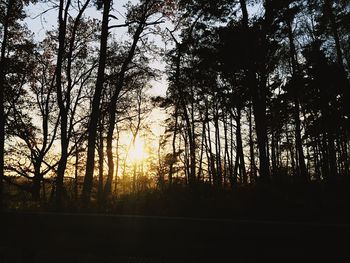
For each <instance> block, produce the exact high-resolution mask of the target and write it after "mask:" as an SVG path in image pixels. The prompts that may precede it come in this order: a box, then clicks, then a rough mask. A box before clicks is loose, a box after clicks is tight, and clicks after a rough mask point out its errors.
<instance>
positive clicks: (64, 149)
mask: <svg viewBox="0 0 350 263" xmlns="http://www.w3.org/2000/svg"><path fill="white" fill-rule="evenodd" d="M64 3H65V1H64V0H60V4H59V14H58V21H59V29H58V53H57V61H56V72H55V74H56V90H57V102H58V107H59V109H60V117H61V129H60V131H61V138H60V139H61V157H60V161H59V164H58V167H57V179H56V183H57V187H56V205H57V208H58V209H60V208H61V206H62V198H63V192H64V184H63V179H64V173H65V170H66V166H67V159H68V144H69V140H68V134H67V127H68V110H67V108H68V107H69V106H68V105H65V103H69V102H68V101H66V102H65V98H64V96H65V95H64V92H63V88H62V65H63V61H64V59H65V58H64V52H65V42H66V28H67V19H68V9H69V6H70V0H68V1H67V3H66V5H64Z"/></svg>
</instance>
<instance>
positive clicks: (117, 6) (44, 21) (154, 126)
mask: <svg viewBox="0 0 350 263" xmlns="http://www.w3.org/2000/svg"><path fill="white" fill-rule="evenodd" d="M83 2H84V0H83ZM127 2H131V3H137V2H138V1H137V0H132V1H126V0H117V1H114V4H113V10H112V12H111V13H112V14H113V15H115V16H116V17H118V19H119V20H114V19H111V21H110V25H114V24H123V23H124V19H125V13H126V8H125V4H127ZM54 3H57V1H55V2H54ZM26 13H27V16H28V17H27V18H26V19H25V20H24V23H25V24H27V26H28V28H29V29H30V30H31V31H32V32H33V34H34V39H35V40H36V41H38V42H39V41H41V40H43V38H44V37H45V33H46V32H47V31H49V30H53V29H56V28H57V15H58V9H57V7H54V8H53V3H50V2H49V3H43V2H38V3H37V4H35V5H33V4H31V5H30V6H28V7H27V9H26ZM71 14H72V15H74V10H72V11H71ZM85 15H86V16H88V17H90V18H96V19H99V20H100V21H101V20H102V10H97V9H96V7H95V6H91V7H89V8H88V9H87V10H86V12H85ZM112 33H113V38H114V39H116V40H117V41H124V40H127V39H128V38H130V36H129V35H128V34H127V28H118V29H114V30H113V32H112ZM154 41H155V42H156V43H157V44H159V45H160V46H162V47H163V46H164V44H163V43H161V42H160V40H159V39H155V40H154ZM151 67H152V68H156V69H157V70H161V71H164V68H165V65H164V62H163V61H162V59H161V58H159V59H158V60H155V61H153V62H152V63H151ZM149 84H150V89H149V90H148V91H147V93H148V94H149V95H150V96H165V94H166V90H167V82H166V77H165V74H163V75H162V76H161V77H160V78H159V79H157V80H152V81H151V82H150V83H149ZM165 118H166V115H165V113H164V111H163V110H162V109H159V108H154V109H153V110H152V111H151V112H150V113H149V115H148V117H147V119H146V120H145V121H146V122H148V123H149V124H150V126H151V127H150V128H151V130H152V132H153V134H154V135H155V136H157V137H159V136H161V135H162V134H163V133H164V127H163V125H162V123H163V121H164V119H165Z"/></svg>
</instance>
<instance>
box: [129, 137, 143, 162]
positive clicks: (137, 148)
mask: <svg viewBox="0 0 350 263" xmlns="http://www.w3.org/2000/svg"><path fill="white" fill-rule="evenodd" d="M146 155H147V153H146V151H145V143H144V141H143V140H142V139H141V138H139V137H137V138H136V140H135V143H134V144H133V145H132V146H131V148H130V152H129V159H130V161H132V162H134V163H136V162H139V161H142V160H143V159H145V158H146Z"/></svg>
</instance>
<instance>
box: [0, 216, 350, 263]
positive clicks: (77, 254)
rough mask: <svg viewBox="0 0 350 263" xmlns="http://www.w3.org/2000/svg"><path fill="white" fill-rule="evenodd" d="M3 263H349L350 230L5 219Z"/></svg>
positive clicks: (0, 248) (311, 225)
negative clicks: (269, 262) (307, 262)
mask: <svg viewBox="0 0 350 263" xmlns="http://www.w3.org/2000/svg"><path fill="white" fill-rule="evenodd" d="M0 216H1V226H2V227H1V229H2V231H1V240H0V262H2V263H8V262H267V260H269V261H271V260H272V261H275V262H306V261H309V262H316V261H319V260H321V261H322V262H324V261H326V262H349V260H350V256H349V252H348V251H349V250H348V249H349V238H350V236H349V234H350V225H349V224H343V223H341V224H336V223H326V222H322V223H320V222H278V221H253V220H250V221H248V220H219V219H194V218H166V217H137V216H136V217H135V216H111V215H110V216H108V215H96V214H79V215H77V214H54V213H51V214H50V213H35V214H34V213H33V214H30V213H2V214H1V215H0Z"/></svg>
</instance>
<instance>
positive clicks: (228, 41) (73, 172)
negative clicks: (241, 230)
mask: <svg viewBox="0 0 350 263" xmlns="http://www.w3.org/2000/svg"><path fill="white" fill-rule="evenodd" d="M39 2H40V1H39ZM36 4H38V3H37V1H21V0H6V1H3V2H1V4H0V14H1V15H0V22H1V63H0V90H1V92H0V115H1V116H2V118H1V120H0V150H1V151H0V182H1V183H0V191H1V195H2V196H3V195H4V189H5V190H6V189H7V188H8V189H10V188H9V186H12V187H13V186H14V187H16V188H18V189H20V191H24V192H28V193H30V194H31V196H32V198H33V199H34V200H40V199H41V198H42V197H43V195H44V196H46V194H45V191H46V190H45V184H49V185H50V190H51V197H52V200H54V201H55V203H56V204H57V206H58V207H60V206H62V204H63V202H64V200H66V199H67V196H68V194H67V189H68V188H67V180H72V181H73V182H74V183H73V187H72V188H69V189H72V190H71V191H73V193H70V196H74V198H75V199H77V200H78V199H81V200H83V202H84V203H85V204H87V203H89V202H90V200H91V198H92V196H93V198H97V199H98V200H100V201H106V200H108V198H109V197H111V196H112V193H114V194H115V193H117V192H118V184H124V186H125V182H126V181H127V180H128V179H127V178H132V179H131V180H129V181H128V182H129V183H130V184H131V186H130V189H131V191H133V192H135V191H137V190H141V189H143V187H137V185H140V183H139V182H140V180H148V179H150V178H151V180H152V181H153V183H149V182H148V183H147V185H148V186H152V187H154V186H158V187H160V188H162V189H164V188H166V187H171V185H173V184H175V183H180V184H188V185H189V186H191V187H192V186H195V185H197V184H199V183H207V184H210V185H212V186H213V187H218V188H230V187H231V188H234V187H236V186H238V185H248V184H254V183H256V182H258V181H263V182H269V181H270V180H272V179H273V178H285V179H286V180H293V181H300V182H305V183H307V182H310V181H327V180H332V179H334V178H339V177H344V176H349V117H350V116H349V108H350V107H349V101H350V82H349V71H350V68H349V66H350V45H349V39H350V27H349V25H350V1H347V0H343V1H332V0H300V1H296V0H288V1H279V0H265V1H248V0H240V1H233V0H220V1H210V0H201V1H199V0H193V1H186V0H168V1H159V0H140V1H136V3H134V2H132V3H128V4H127V5H126V9H127V13H126V14H125V16H124V15H123V14H121V13H120V12H118V10H115V8H113V2H112V1H109V0H101V1H90V0H85V1H82V0H60V1H54V2H52V3H51V2H50V3H46V5H47V8H48V10H54V11H50V12H54V13H55V15H56V16H57V25H56V28H54V29H52V30H50V31H47V32H46V36H45V37H44V39H43V40H42V41H38V40H37V39H35V38H34V37H33V35H32V33H31V32H30V28H29V29H28V28H27V26H26V25H25V23H23V20H24V19H26V14H25V11H24V10H25V9H26V5H30V6H31V7H30V8H35V7H36ZM91 9H97V10H98V12H101V13H102V18H101V21H99V20H98V19H93V18H91V17H89V16H88V15H87V11H88V10H91ZM44 13H45V12H44ZM123 20H124V22H122V23H120V21H123ZM119 23H120V24H119ZM120 29H122V30H126V33H125V34H126V35H127V40H125V41H121V40H117V39H120V38H119V37H118V32H119V31H118V30H120ZM161 42H163V43H161ZM164 44H165V46H166V47H167V48H166V49H165V51H164V50H163V49H162V48H160V47H161V46H164ZM169 47H170V48H169ZM154 58H156V59H157V60H163V61H165V63H166V69H165V72H163V73H164V74H165V75H166V76H167V79H168V90H167V95H166V97H156V98H153V100H152V102H150V101H149V100H148V99H147V95H146V94H145V90H147V88H148V87H149V86H150V83H151V82H150V81H151V80H154V79H157V78H159V77H160V76H161V75H162V73H161V72H159V71H158V70H155V69H154V68H152V63H151V62H152V60H153V59H154ZM154 105H157V106H159V107H161V108H163V109H165V110H166V111H167V116H168V118H167V120H166V127H167V128H166V131H165V134H164V135H162V136H161V137H160V138H157V139H156V140H158V146H157V148H158V149H153V152H154V153H153V155H152V158H149V159H148V160H143V162H145V163H146V162H147V163H148V171H147V174H148V176H144V175H145V174H146V172H145V171H144V169H143V164H142V165H139V166H137V165H136V164H134V165H132V167H130V169H129V170H128V169H127V166H128V163H127V157H128V153H129V150H130V147H127V146H126V147H125V145H124V146H122V145H121V144H122V143H123V142H122V140H121V139H120V134H121V132H123V131H124V132H126V133H129V134H130V135H131V142H130V144H133V143H135V141H136V139H137V138H138V136H140V135H141V134H143V136H144V137H145V138H148V139H149V138H150V137H152V133H151V132H150V129H149V127H147V125H146V124H145V116H146V115H147V113H148V112H150V110H151V108H152V107H153V106H154ZM124 143H125V142H124ZM122 156H123V157H122ZM129 165H130V164H129ZM120 171H122V176H121V174H120ZM19 179H21V180H19ZM138 179H140V180H139V181H138ZM118 180H119V181H120V180H122V181H121V182H119V181H118ZM141 185H142V184H141ZM124 186H123V187H124ZM124 188H125V187H124ZM11 189H12V188H11ZM5 193H6V195H7V196H9V195H10V194H9V193H8V191H7V192H6V191H5ZM95 194H96V195H95Z"/></svg>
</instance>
